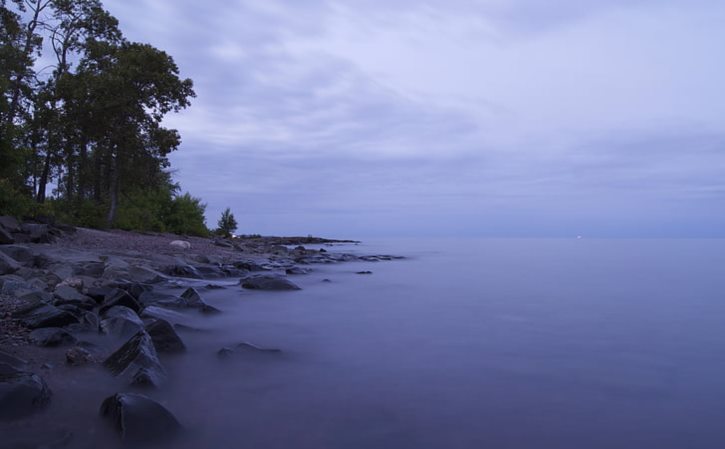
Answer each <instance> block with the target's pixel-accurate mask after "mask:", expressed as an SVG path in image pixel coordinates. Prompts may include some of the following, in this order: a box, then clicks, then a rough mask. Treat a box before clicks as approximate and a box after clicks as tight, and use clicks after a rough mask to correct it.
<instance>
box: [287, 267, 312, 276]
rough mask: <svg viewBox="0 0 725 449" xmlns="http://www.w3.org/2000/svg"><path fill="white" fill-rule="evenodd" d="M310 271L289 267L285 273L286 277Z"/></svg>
mask: <svg viewBox="0 0 725 449" xmlns="http://www.w3.org/2000/svg"><path fill="white" fill-rule="evenodd" d="M309 272H310V270H307V269H306V268H302V267H289V268H287V269H286V270H285V273H287V274H288V275H300V274H307V273H309Z"/></svg>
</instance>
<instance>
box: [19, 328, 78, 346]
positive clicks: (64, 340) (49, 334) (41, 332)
mask: <svg viewBox="0 0 725 449" xmlns="http://www.w3.org/2000/svg"><path fill="white" fill-rule="evenodd" d="M29 338H30V341H31V342H32V343H33V344H34V345H36V346H62V345H72V344H74V343H75V342H76V338H75V337H74V336H73V335H71V334H70V333H68V332H66V331H65V330H63V329H60V328H57V327H45V328H42V329H35V330H34V331H32V332H31V333H30V336H29Z"/></svg>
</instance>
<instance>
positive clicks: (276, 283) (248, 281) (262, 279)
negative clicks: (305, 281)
mask: <svg viewBox="0 0 725 449" xmlns="http://www.w3.org/2000/svg"><path fill="white" fill-rule="evenodd" d="M240 284H241V285H242V288H246V289H250V290H278V291H282V290H300V287H298V286H297V285H296V284H295V283H293V282H292V281H290V280H289V279H286V278H284V277H282V276H278V275H274V274H254V275H250V276H246V277H244V278H242V280H241V281H240Z"/></svg>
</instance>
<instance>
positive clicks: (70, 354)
mask: <svg viewBox="0 0 725 449" xmlns="http://www.w3.org/2000/svg"><path fill="white" fill-rule="evenodd" d="M65 361H66V363H68V364H69V365H71V366H82V365H87V364H89V363H94V362H95V361H96V360H95V357H93V354H91V353H90V351H88V350H87V349H86V348H84V347H82V346H75V347H73V348H70V349H69V350H67V351H66V352H65Z"/></svg>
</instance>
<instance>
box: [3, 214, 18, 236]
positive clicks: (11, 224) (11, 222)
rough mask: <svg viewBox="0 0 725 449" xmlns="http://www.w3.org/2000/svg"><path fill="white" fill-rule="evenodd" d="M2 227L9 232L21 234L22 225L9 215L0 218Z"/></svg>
mask: <svg viewBox="0 0 725 449" xmlns="http://www.w3.org/2000/svg"><path fill="white" fill-rule="evenodd" d="M0 227H3V228H5V230H6V231H8V232H20V223H18V220H16V219H15V217H11V216H9V215H3V216H0Z"/></svg>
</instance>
